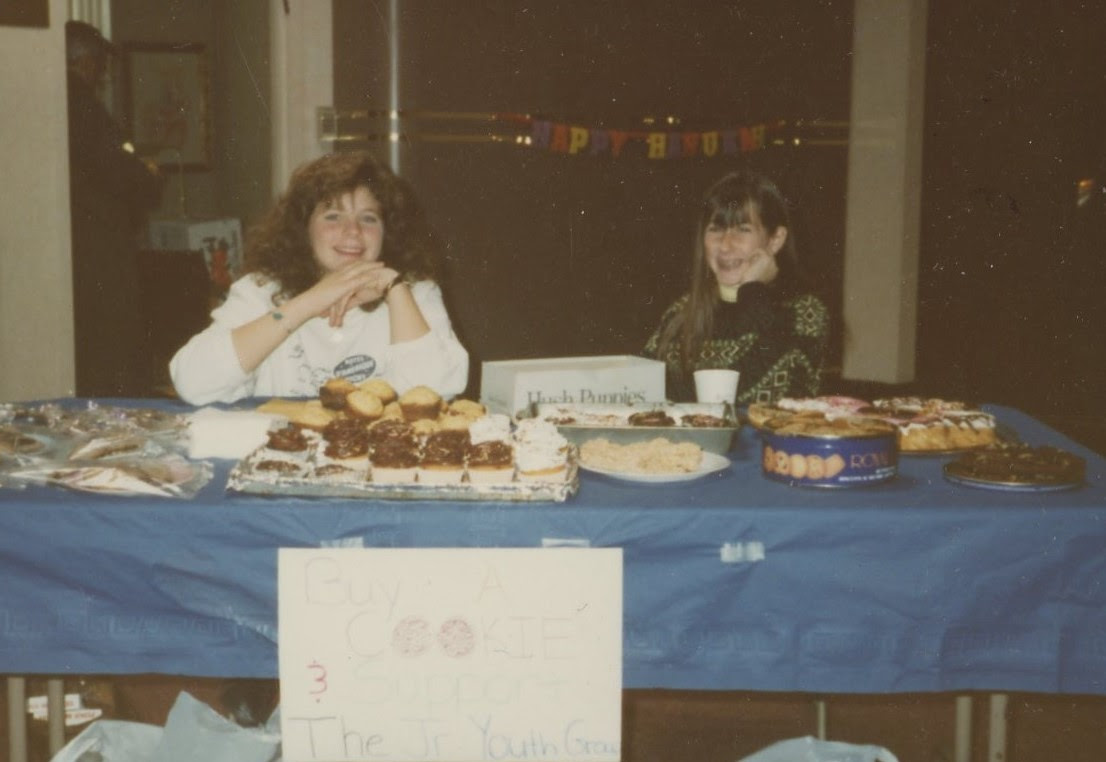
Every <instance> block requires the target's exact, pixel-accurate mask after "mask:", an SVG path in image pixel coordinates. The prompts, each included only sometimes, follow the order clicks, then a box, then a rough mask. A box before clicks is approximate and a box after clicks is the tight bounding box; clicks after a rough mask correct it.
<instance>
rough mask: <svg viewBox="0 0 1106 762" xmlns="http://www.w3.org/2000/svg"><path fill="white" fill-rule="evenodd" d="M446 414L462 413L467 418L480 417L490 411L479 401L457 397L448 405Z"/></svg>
mask: <svg viewBox="0 0 1106 762" xmlns="http://www.w3.org/2000/svg"><path fill="white" fill-rule="evenodd" d="M445 412H446V415H461V416H464V417H466V418H473V419H476V418H480V417H481V416H483V415H484V414H486V413H487V412H488V409H487V408H486V407H484V406H483V405H481V404H480V403H479V402H473V401H472V400H466V399H456V400H453V401H452V402H450V403H449V404H448V405H447V406H446V411H445Z"/></svg>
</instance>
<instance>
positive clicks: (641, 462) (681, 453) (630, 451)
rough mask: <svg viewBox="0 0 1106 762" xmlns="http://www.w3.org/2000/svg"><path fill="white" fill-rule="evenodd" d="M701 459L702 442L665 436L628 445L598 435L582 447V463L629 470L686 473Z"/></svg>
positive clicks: (601, 467) (597, 467)
mask: <svg viewBox="0 0 1106 762" xmlns="http://www.w3.org/2000/svg"><path fill="white" fill-rule="evenodd" d="M702 462H703V450H702V448H701V447H699V445H697V444H695V443H693V442H670V441H669V440H667V439H665V438H663V437H657V438H656V439H650V440H648V441H643V442H633V443H630V444H625V445H620V444H615V443H613V442H610V441H609V440H607V439H604V438H599V439H592V440H589V441H587V442H585V443H584V444H583V445H582V446H581V447H580V463H581V464H582V465H584V466H588V467H591V468H595V469H599V470H603V471H616V472H619V473H627V474H686V473H692V472H694V471H696V470H697V469H698V468H699V466H700V464H701V463H702Z"/></svg>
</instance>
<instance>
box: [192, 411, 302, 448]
mask: <svg viewBox="0 0 1106 762" xmlns="http://www.w3.org/2000/svg"><path fill="white" fill-rule="evenodd" d="M287 422H288V419H286V418H285V417H284V416H280V415H273V414H271V413H258V412H255V411H250V410H217V409H215V408H209V407H205V408H201V409H200V410H197V411H196V412H195V413H192V414H191V415H190V416H189V417H188V433H189V443H188V457H190V458H196V459H200V458H230V459H232V460H238V459H240V458H244V457H246V456H247V455H249V454H250V453H251V452H253V451H254V450H256V449H257V448H258V447H260V446H261V445H263V444H265V442H266V441H267V440H268V433H269V429H270V428H272V427H274V426H278V425H284V424H285V423H287Z"/></svg>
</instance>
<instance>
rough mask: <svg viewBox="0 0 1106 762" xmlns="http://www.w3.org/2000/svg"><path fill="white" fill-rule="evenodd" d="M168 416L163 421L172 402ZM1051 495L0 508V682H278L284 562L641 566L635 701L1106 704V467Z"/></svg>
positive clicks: (765, 484) (728, 479)
mask: <svg viewBox="0 0 1106 762" xmlns="http://www.w3.org/2000/svg"><path fill="white" fill-rule="evenodd" d="M164 404H166V403H163V406H164ZM994 412H996V413H997V415H998V416H999V419H1000V421H1001V422H1002V423H1003V424H1005V425H1006V426H1009V427H1011V428H1012V429H1014V430H1015V431H1016V432H1017V433H1018V434H1019V435H1020V436H1021V437H1022V438H1023V439H1024V440H1025V441H1027V442H1029V443H1031V444H1046V443H1048V444H1055V445H1059V446H1062V447H1065V448H1067V449H1070V450H1072V451H1074V452H1077V453H1078V454H1080V455H1082V456H1084V457H1086V458H1087V461H1088V474H1087V484H1086V485H1085V486H1084V487H1082V488H1080V489H1077V490H1073V491H1068V492H1053V493H1030V494H1023V493H1018V494H1015V493H1008V492H996V491H988V490H980V489H972V488H967V487H963V486H959V485H955V484H952V483H949V482H947V481H945V480H944V479H943V478H942V475H941V466H942V464H943V463H944V462H945V460H944V459H941V458H931V457H904V458H903V461H902V463H901V466H900V474H899V476H898V478H897V479H895V480H894V481H892V482H889V483H886V484H883V485H878V486H871V487H865V488H858V489H852V490H845V491H837V490H833V491H819V490H812V489H802V488H794V487H789V486H786V485H782V484H777V483H773V482H770V481H767V480H765V479H764V478H763V477H762V476H761V474H760V465H759V450H758V443H757V441H756V437H755V434H754V433H753V432H751V431H743V432H742V434H741V436H740V439H739V441H738V443H737V444H736V446H735V449H734V451H733V452H732V453H731V457H732V460H733V464H732V466H731V467H730V468H729V469H727V470H726V471H725V472H723V473H721V474H718V475H714V476H710V477H707V478H705V479H702V480H699V481H695V482H690V483H686V484H677V485H648V486H645V485H637V484H627V483H622V482H617V481H613V480H609V479H606V478H603V477H598V476H594V475H592V474H588V473H584V474H582V476H581V485H580V491H579V494H578V495H577V496H576V497H574V498H572V499H571V500H569V501H568V502H566V503H535V504H493V503H434V502H415V503H407V502H386V501H376V502H370V501H353V500H322V499H283V498H282V499H276V498H265V497H258V496H246V495H228V494H226V493H225V492H224V489H223V487H224V484H225V479H226V475H227V472H228V470H229V468H230V465H231V463H230V462H226V461H216V464H217V469H216V475H215V479H214V480H213V482H212V483H211V484H209V485H208V486H207V487H206V488H205V489H204V490H203V491H202V492H201V493H200V494H199V495H198V496H197V497H196V498H195V499H193V500H188V501H184V500H172V499H143V498H113V497H104V496H98V495H86V494H77V493H72V492H66V491H63V490H60V489H47V488H33V489H27V490H23V491H10V490H9V491H0V672H7V673H22V674H28V673H139V672H160V673H168V674H186V675H197V676H205V675H206V676H239V677H272V676H275V675H276V674H277V629H276V555H277V549H278V548H280V547H313V546H325V545H338V546H359V545H364V546H384V547H446V546H456V547H539V546H543V545H549V544H557V543H564V542H572V543H581V544H588V545H591V546H594V547H621V548H623V551H624V563H625V579H624V589H625V605H624V613H625V636H624V646H623V647H624V652H623V653H624V656H623V659H624V664H623V675H624V684H625V687H627V688H648V687H666V688H680V689H740V690H763V691H811V692H839V693H840V692H898V691H948V690H958V691H959V690H988V691H1044V692H1070V693H1090V694H1106V460H1103V459H1102V458H1101V457H1098V456H1097V455H1094V454H1093V453H1091V452H1089V451H1088V450H1086V449H1084V448H1082V447H1080V446H1079V445H1077V444H1075V443H1074V442H1071V441H1070V440H1067V439H1065V438H1064V437H1062V436H1061V435H1060V434H1058V433H1057V432H1055V431H1053V430H1051V429H1048V428H1047V427H1045V426H1043V425H1042V424H1041V423H1039V422H1037V421H1035V420H1033V419H1032V418H1030V417H1028V416H1025V415H1023V414H1021V413H1019V412H1018V411H1015V410H1010V409H1005V408H995V409H994Z"/></svg>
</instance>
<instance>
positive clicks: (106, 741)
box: [51, 720, 162, 762]
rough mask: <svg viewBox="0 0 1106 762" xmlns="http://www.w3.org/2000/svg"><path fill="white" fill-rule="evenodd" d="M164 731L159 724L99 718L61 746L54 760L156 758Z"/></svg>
mask: <svg viewBox="0 0 1106 762" xmlns="http://www.w3.org/2000/svg"><path fill="white" fill-rule="evenodd" d="M161 735H162V729H161V728H160V727H158V726H157V725H146V724H145V723H142V722H124V721H123V720H96V721H95V722H93V723H92V724H91V725H89V726H88V727H87V728H85V729H84V730H82V731H81V732H80V733H78V734H77V735H76V736H74V737H73V738H72V739H71V740H70V741H69V743H67V744H66V745H65V746H64V747H62V749H61V751H59V752H58V753H57V754H55V755H54V756H53V757H52V758H51V762H153V759H154V749H155V748H156V747H157V744H158V741H160V740H161Z"/></svg>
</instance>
